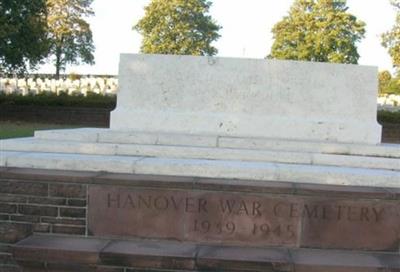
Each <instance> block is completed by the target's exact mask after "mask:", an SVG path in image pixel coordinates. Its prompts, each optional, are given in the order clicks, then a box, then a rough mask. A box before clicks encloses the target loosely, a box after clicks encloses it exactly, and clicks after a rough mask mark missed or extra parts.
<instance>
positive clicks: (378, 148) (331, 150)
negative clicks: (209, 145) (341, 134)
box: [218, 137, 400, 158]
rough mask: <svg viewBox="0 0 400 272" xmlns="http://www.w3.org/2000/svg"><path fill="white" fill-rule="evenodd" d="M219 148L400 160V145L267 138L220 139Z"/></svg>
mask: <svg viewBox="0 0 400 272" xmlns="http://www.w3.org/2000/svg"><path fill="white" fill-rule="evenodd" d="M218 146H219V147H223V148H238V149H242V148H243V149H257V150H260V149H265V150H281V151H297V152H311V153H325V154H346V155H358V156H373V157H389V158H400V145H398V144H378V145H372V144H346V143H326V142H313V141H290V140H282V139H265V138H237V137H235V138H233V137H220V138H219V139H218Z"/></svg>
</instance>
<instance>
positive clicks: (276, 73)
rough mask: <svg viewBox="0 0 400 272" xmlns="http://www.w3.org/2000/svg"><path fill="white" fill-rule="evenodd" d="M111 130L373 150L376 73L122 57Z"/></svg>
mask: <svg viewBox="0 0 400 272" xmlns="http://www.w3.org/2000/svg"><path fill="white" fill-rule="evenodd" d="M119 82H120V87H119V93H118V101H117V108H116V109H115V110H114V111H113V112H112V113H111V129H115V130H133V131H144V132H172V133H183V134H196V135H217V136H233V137H261V138H278V139H298V140H311V141H329V142H348V143H368V144H377V143H380V137H381V127H380V125H379V124H378V123H377V121H376V111H377V105H376V95H377V69H376V68H375V67H367V66H359V65H343V64H327V63H313V62H298V61H277V60H265V59H235V58H211V57H194V56H170V55H140V54H139V55H134V54H122V55H121V60H120V67H119Z"/></svg>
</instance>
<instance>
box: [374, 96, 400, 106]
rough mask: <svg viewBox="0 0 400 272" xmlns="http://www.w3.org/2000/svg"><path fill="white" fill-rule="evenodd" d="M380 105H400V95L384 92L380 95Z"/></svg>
mask: <svg viewBox="0 0 400 272" xmlns="http://www.w3.org/2000/svg"><path fill="white" fill-rule="evenodd" d="M378 105H386V106H393V107H400V95H395V94H384V95H381V96H379V97H378Z"/></svg>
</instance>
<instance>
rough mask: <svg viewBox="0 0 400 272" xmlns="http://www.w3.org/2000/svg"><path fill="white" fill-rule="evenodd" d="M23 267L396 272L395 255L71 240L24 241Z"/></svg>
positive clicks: (18, 250)
mask: <svg viewBox="0 0 400 272" xmlns="http://www.w3.org/2000/svg"><path fill="white" fill-rule="evenodd" d="M12 252H13V255H14V258H15V259H16V260H17V262H19V263H20V264H21V265H22V266H23V267H24V266H25V268H29V265H33V264H34V265H35V266H36V267H38V266H39V267H40V265H41V266H43V267H48V266H51V264H52V263H68V264H70V265H73V264H75V265H90V266H92V267H93V266H96V265H111V266H116V265H117V266H124V267H135V268H146V269H173V270H174V271H181V270H186V271H197V270H210V269H211V270H217V271H221V270H223V271H282V272H283V271H285V272H294V271H296V272H306V271H307V272H309V271H321V272H322V271H324V272H326V271H329V272H339V271H352V272H361V271H363V272H366V271H368V272H372V271H376V272H378V271H388V272H389V271H400V255H399V253H383V252H380V253H375V252H363V251H345V250H323V249H304V248H302V249H291V248H264V247H259V248H257V247H251V248H250V247H232V246H229V247H228V246H223V245H219V246H206V245H201V244H193V243H182V242H173V241H162V240H109V239H102V238H85V237H71V236H69V237H68V236H55V235H38V234H35V235H33V236H30V237H28V238H26V239H24V240H22V241H20V242H18V243H17V244H15V245H13V246H12Z"/></svg>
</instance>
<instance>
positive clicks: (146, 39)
mask: <svg viewBox="0 0 400 272" xmlns="http://www.w3.org/2000/svg"><path fill="white" fill-rule="evenodd" d="M210 6H211V2H208V1H206V0H152V1H151V3H150V4H149V5H148V6H147V7H146V8H145V11H146V14H145V16H144V17H143V18H142V19H141V20H140V21H139V22H138V23H137V24H136V25H135V26H134V29H136V30H137V31H138V32H139V33H140V34H142V35H143V41H142V46H141V51H142V52H143V53H158V54H176V55H210V56H212V55H215V54H216V53H217V52H218V51H217V49H216V48H215V47H213V46H212V45H211V43H212V42H213V41H215V40H217V39H218V38H219V37H220V35H219V34H218V31H219V30H220V28H221V27H220V26H219V25H217V24H216V23H215V22H214V20H213V19H212V18H211V16H209V15H207V13H208V12H209V9H210Z"/></svg>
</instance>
